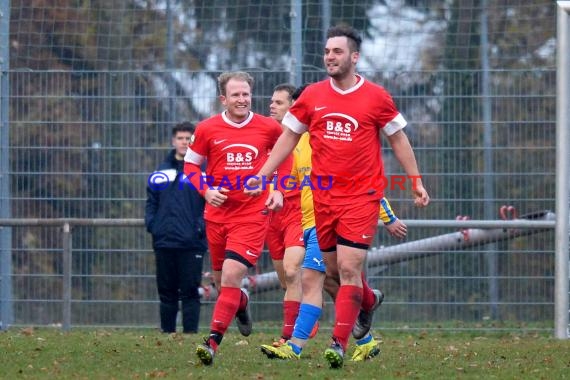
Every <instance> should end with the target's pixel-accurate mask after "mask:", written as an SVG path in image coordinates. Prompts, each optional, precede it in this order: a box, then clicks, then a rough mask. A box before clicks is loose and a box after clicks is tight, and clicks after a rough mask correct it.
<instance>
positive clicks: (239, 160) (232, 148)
mask: <svg viewBox="0 0 570 380" xmlns="http://www.w3.org/2000/svg"><path fill="white" fill-rule="evenodd" d="M222 151H225V154H226V166H225V168H224V169H226V170H252V169H253V165H252V162H253V160H255V159H256V158H257V156H258V155H259V151H258V150H257V148H256V147H254V146H252V145H248V144H230V145H228V146H226V147H224V149H222Z"/></svg>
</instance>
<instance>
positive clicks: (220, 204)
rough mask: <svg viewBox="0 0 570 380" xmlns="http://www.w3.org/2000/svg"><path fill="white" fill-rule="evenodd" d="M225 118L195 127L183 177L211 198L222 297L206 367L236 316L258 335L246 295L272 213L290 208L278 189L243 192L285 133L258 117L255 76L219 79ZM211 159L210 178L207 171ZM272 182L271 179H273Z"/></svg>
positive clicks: (205, 348) (210, 225)
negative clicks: (258, 194) (203, 166)
mask: <svg viewBox="0 0 570 380" xmlns="http://www.w3.org/2000/svg"><path fill="white" fill-rule="evenodd" d="M218 87H219V91H220V101H221V103H222V105H223V106H224V107H225V110H224V111H223V112H222V113H221V114H217V115H215V116H212V117H210V118H209V119H206V120H204V121H202V122H200V123H199V124H198V125H197V126H196V132H195V134H194V136H193V141H192V144H191V145H190V147H189V148H188V151H187V153H186V156H185V158H184V160H185V165H184V173H185V174H186V175H187V176H188V180H189V181H190V182H191V184H192V185H193V186H194V187H195V188H197V189H198V191H199V192H200V193H201V194H202V195H203V196H204V198H205V200H206V208H205V211H204V219H205V221H206V236H207V239H208V247H209V251H210V258H211V262H212V270H213V272H214V280H215V282H216V286H217V287H218V289H219V291H220V293H219V296H218V299H217V301H216V305H215V307H214V311H213V315H212V320H211V324H210V335H209V337H208V338H207V339H206V341H205V342H204V344H201V345H199V346H198V347H197V349H196V354H197V355H198V357H199V358H200V360H201V361H202V363H204V364H206V365H210V364H212V362H213V359H214V355H215V353H216V351H217V349H218V345H219V344H220V343H221V341H222V338H223V336H224V333H225V332H226V330H227V328H228V326H229V325H230V324H231V322H232V320H233V319H234V316H235V317H236V323H237V325H238V329H239V331H240V333H241V334H242V335H244V336H248V335H249V334H250V333H251V327H252V325H251V317H250V315H249V309H248V301H249V296H248V294H247V292H246V291H245V289H240V286H241V282H242V280H243V278H244V276H245V275H246V274H247V270H248V268H250V267H253V266H255V264H256V263H257V260H258V258H259V256H260V255H261V253H262V250H263V243H264V240H265V235H266V232H267V227H268V223H269V217H268V213H269V212H268V209H269V210H275V209H279V208H281V206H282V205H283V195H282V194H281V192H279V191H273V192H271V193H269V191H267V190H266V187H267V186H265V185H264V184H260V191H261V192H264V193H265V194H266V195H267V197H259V198H252V197H249V196H247V195H246V194H244V192H243V189H244V185H245V181H246V180H247V178H248V176H252V175H255V174H256V173H257V172H259V170H260V168H261V167H262V165H263V164H264V163H265V161H266V160H267V156H268V152H269V151H270V150H271V149H272V148H273V145H274V144H275V142H276V141H277V138H278V137H279V135H280V134H281V132H282V128H281V126H280V125H279V123H277V122H276V121H275V120H273V119H272V118H269V117H266V116H262V115H258V114H255V113H253V112H251V90H252V87H253V78H252V77H251V76H250V75H249V74H248V73H245V72H239V71H238V72H226V73H223V74H221V75H220V76H219V77H218ZM204 161H206V175H205V176H203V175H202V172H201V170H200V165H201V164H202V163H203V162H204ZM268 177H270V176H268Z"/></svg>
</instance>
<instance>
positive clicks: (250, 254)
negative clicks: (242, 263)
mask: <svg viewBox="0 0 570 380" xmlns="http://www.w3.org/2000/svg"><path fill="white" fill-rule="evenodd" d="M245 254H246V255H248V256H253V257H257V255H256V254H255V253H251V251H250V250H249V249H248V250H247V251H245Z"/></svg>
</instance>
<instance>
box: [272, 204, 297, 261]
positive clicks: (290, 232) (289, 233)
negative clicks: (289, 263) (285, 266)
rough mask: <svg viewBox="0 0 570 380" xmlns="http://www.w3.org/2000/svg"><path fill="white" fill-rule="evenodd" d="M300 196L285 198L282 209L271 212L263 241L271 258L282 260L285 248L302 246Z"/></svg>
mask: <svg viewBox="0 0 570 380" xmlns="http://www.w3.org/2000/svg"><path fill="white" fill-rule="evenodd" d="M302 218H303V215H302V214H301V196H300V194H299V196H293V197H290V198H285V200H284V201H283V209H281V210H280V211H277V212H272V213H271V222H269V229H268V230H267V237H266V238H265V243H266V244H267V249H268V250H269V255H270V256H271V259H272V260H283V257H284V256H285V248H289V247H304V246H305V242H304V241H303V227H302V226H301V221H302Z"/></svg>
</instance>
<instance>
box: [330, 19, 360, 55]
mask: <svg viewBox="0 0 570 380" xmlns="http://www.w3.org/2000/svg"><path fill="white" fill-rule="evenodd" d="M333 37H346V38H347V39H348V47H349V48H350V50H351V52H355V51H357V52H360V45H362V37H360V34H359V33H358V31H357V30H356V29H354V28H353V27H352V26H349V25H336V26H333V27H331V28H329V30H328V31H327V39H329V38H333Z"/></svg>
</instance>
